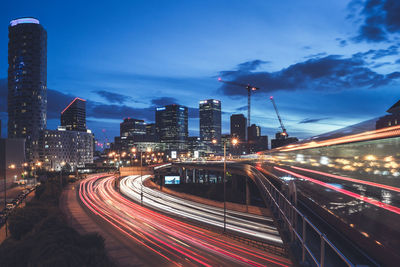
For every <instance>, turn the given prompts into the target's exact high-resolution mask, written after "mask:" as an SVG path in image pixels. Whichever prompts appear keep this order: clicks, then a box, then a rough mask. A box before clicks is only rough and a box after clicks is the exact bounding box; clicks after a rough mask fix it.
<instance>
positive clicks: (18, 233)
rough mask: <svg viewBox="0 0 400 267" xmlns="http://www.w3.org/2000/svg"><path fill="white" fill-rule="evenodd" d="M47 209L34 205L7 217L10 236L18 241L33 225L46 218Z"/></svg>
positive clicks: (20, 209)
mask: <svg viewBox="0 0 400 267" xmlns="http://www.w3.org/2000/svg"><path fill="white" fill-rule="evenodd" d="M47 215H48V209H47V208H46V207H40V206H36V205H30V206H27V207H25V208H19V209H17V210H16V212H15V213H13V214H11V215H10V217H9V219H8V220H9V221H8V222H9V230H10V233H11V236H12V237H13V238H15V239H17V240H20V239H21V238H22V237H23V236H24V235H26V234H27V233H29V232H30V231H31V230H32V229H33V227H34V225H35V224H37V223H39V222H40V221H41V220H43V219H44V218H46V216H47Z"/></svg>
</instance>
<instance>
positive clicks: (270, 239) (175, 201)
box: [120, 175, 283, 246]
mask: <svg viewBox="0 0 400 267" xmlns="http://www.w3.org/2000/svg"><path fill="white" fill-rule="evenodd" d="M149 177H150V176H149V175H146V176H143V179H140V176H139V175H134V176H128V177H125V178H123V179H122V180H121V182H120V190H121V193H123V194H124V195H125V196H127V197H129V198H131V199H133V200H135V201H138V202H140V192H141V189H142V188H143V196H144V197H143V204H144V205H145V206H148V207H151V208H152V209H155V210H159V211H161V212H163V213H168V214H172V215H174V216H178V217H181V218H185V219H190V220H193V221H196V222H199V223H203V224H208V225H211V226H214V227H218V228H220V229H223V227H224V223H223V222H224V217H223V214H224V210H223V209H221V208H217V207H213V206H210V205H205V204H200V203H196V202H193V201H189V200H185V199H182V198H179V197H175V196H171V195H168V194H166V193H163V192H160V191H158V190H154V189H151V188H147V187H145V186H143V187H142V186H141V185H142V183H144V181H145V180H146V179H148V178H149ZM226 230H227V231H230V232H233V233H236V234H240V235H241V236H244V237H248V238H252V239H257V240H259V241H262V242H266V243H269V244H273V245H276V246H283V242H282V239H281V237H280V235H279V233H278V230H277V229H276V227H275V226H274V223H273V219H272V218H270V217H264V216H258V215H252V214H249V213H243V212H236V211H232V210H227V218H226Z"/></svg>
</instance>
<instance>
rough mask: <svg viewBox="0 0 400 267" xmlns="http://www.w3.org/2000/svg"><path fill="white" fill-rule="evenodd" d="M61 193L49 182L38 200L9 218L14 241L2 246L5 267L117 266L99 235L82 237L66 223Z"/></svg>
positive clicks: (1, 261)
mask: <svg viewBox="0 0 400 267" xmlns="http://www.w3.org/2000/svg"><path fill="white" fill-rule="evenodd" d="M60 193H61V186H60V184H59V182H58V181H57V180H55V179H50V180H48V181H47V182H46V183H44V184H42V185H41V186H39V188H38V189H37V191H36V194H35V200H33V201H32V202H30V203H27V206H26V207H24V208H20V209H17V211H16V212H15V213H14V214H13V215H11V216H10V218H9V229H10V232H11V237H12V238H9V239H6V240H5V241H4V242H3V243H2V244H1V245H0V265H1V266H2V267H3V266H4V267H8V266H10V267H11V266H13V267H15V266H17V267H18V266H21V267H22V266H38V267H39V266H40V267H47V266H49V267H50V266H51V267H52V266H57V267H63V266H66V267H67V266H77V267H78V266H79V267H80V266H87V267H91V266H93V267H95V266H96V267H97V266H99V267H102V266H104V267H106V266H114V264H113V263H112V262H111V261H110V260H109V258H108V257H107V254H106V251H105V246H104V239H103V238H102V237H101V236H100V235H98V234H89V235H80V234H79V233H78V232H76V231H75V230H74V229H73V228H71V227H69V226H68V225H67V224H66V223H65V222H64V220H63V217H62V214H61V212H60V210H59V208H58V206H57V204H58V198H59V196H60Z"/></svg>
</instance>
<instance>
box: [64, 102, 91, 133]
mask: <svg viewBox="0 0 400 267" xmlns="http://www.w3.org/2000/svg"><path fill="white" fill-rule="evenodd" d="M61 126H63V127H65V128H66V129H67V131H81V132H85V131H86V100H83V99H81V98H79V97H76V98H75V99H74V100H72V102H71V103H69V105H68V106H67V107H66V108H65V109H64V110H63V111H62V112H61Z"/></svg>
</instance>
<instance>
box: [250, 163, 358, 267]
mask: <svg viewBox="0 0 400 267" xmlns="http://www.w3.org/2000/svg"><path fill="white" fill-rule="evenodd" d="M252 169H253V172H254V173H255V174H256V175H257V176H259V177H262V178H263V179H255V181H256V183H258V184H259V186H261V187H262V188H264V189H265V190H263V191H262V192H263V193H264V194H265V197H266V198H265V199H266V201H267V202H268V204H269V205H270V208H271V210H272V212H273V213H274V214H275V215H276V216H277V219H278V223H280V224H281V225H280V226H281V228H282V230H284V231H286V232H288V233H289V236H290V241H291V244H293V245H294V246H295V247H296V246H297V247H300V250H301V262H302V263H303V264H306V263H310V264H311V265H315V266H318V267H324V266H325V264H326V256H327V253H329V260H330V261H333V262H335V263H336V264H334V266H339V264H340V266H342V265H343V264H345V265H347V266H355V265H354V264H353V263H352V262H351V261H350V260H349V259H347V258H346V256H345V255H344V254H343V253H342V252H340V251H339V249H338V248H336V247H335V245H334V244H333V243H332V242H331V241H329V240H328V238H327V237H326V236H325V234H323V233H322V232H321V231H320V230H318V228H317V227H316V226H315V225H314V224H313V223H311V222H310V220H308V219H307V218H306V217H305V216H304V215H303V214H302V213H301V212H300V211H299V210H298V209H297V208H296V207H295V206H294V205H293V204H292V203H291V202H290V201H289V200H288V199H287V198H286V197H285V196H284V195H283V194H282V193H281V192H280V191H279V190H278V189H277V188H276V187H275V186H274V185H273V184H272V183H271V182H270V181H269V180H268V179H267V178H266V177H265V176H264V175H263V174H262V173H261V172H260V171H258V170H257V169H256V168H254V167H252ZM318 237H319V239H320V242H319V246H316V245H315V244H313V243H312V242H311V238H313V239H314V240H315V238H318ZM332 252H333V253H332Z"/></svg>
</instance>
